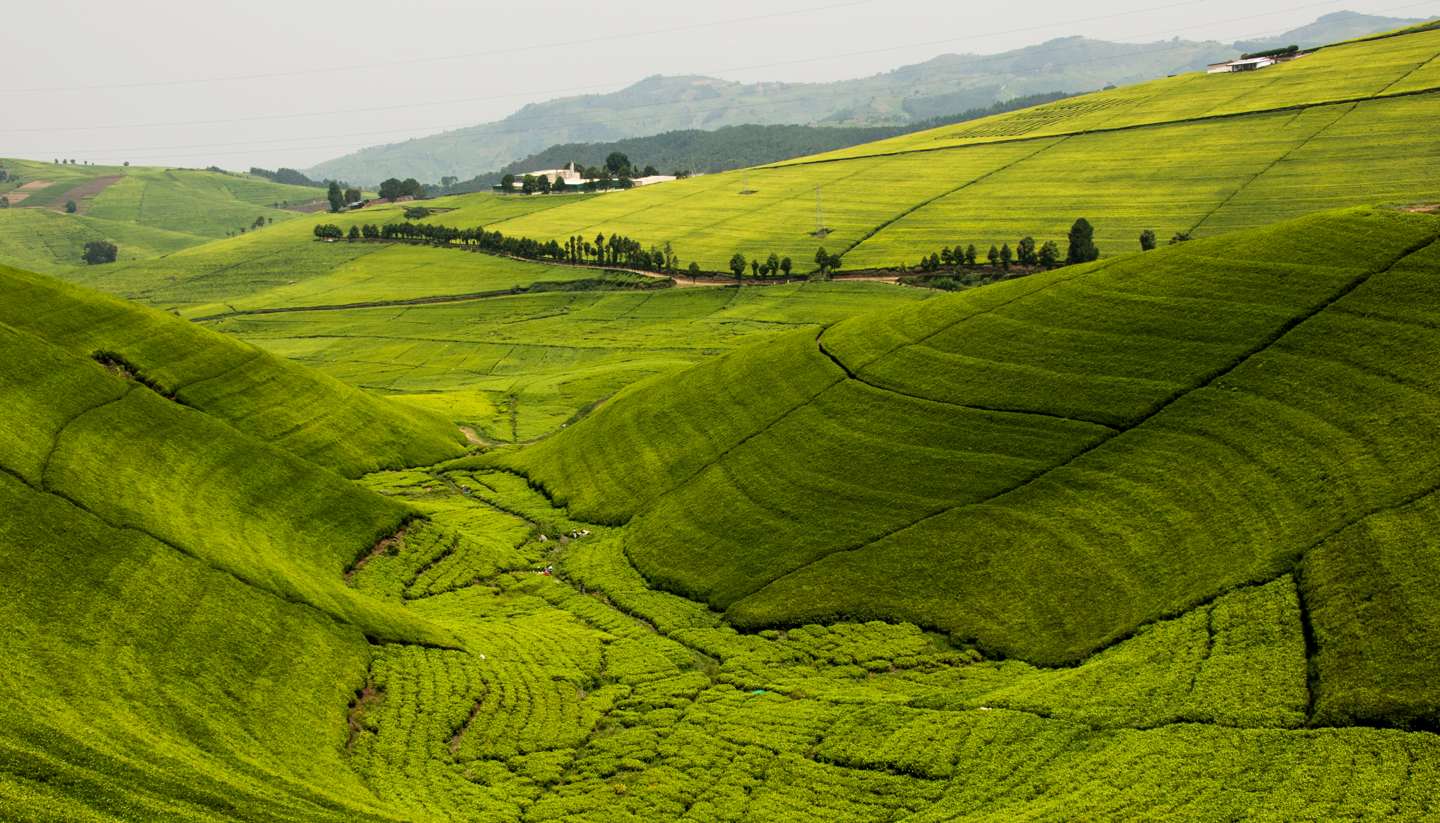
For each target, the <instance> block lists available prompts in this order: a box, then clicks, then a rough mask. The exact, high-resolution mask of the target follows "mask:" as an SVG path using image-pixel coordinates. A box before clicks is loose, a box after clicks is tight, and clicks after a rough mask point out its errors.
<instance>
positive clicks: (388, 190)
mask: <svg viewBox="0 0 1440 823" xmlns="http://www.w3.org/2000/svg"><path fill="white" fill-rule="evenodd" d="M402 186H403V184H402V183H401V182H400V181H399V180H397V179H396V178H394V177H391V178H390V179H388V180H386V181H385V182H383V183H381V184H380V198H381V199H382V200H394V199H395V198H397V197H399V196H400V193H401V187H402Z"/></svg>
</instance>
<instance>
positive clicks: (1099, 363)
mask: <svg viewBox="0 0 1440 823" xmlns="http://www.w3.org/2000/svg"><path fill="white" fill-rule="evenodd" d="M1437 237H1440V219H1436V218H1434V217H1429V216H1422V215H1408V214H1403V213H1400V212H1392V211H1373V210H1358V211H1348V212H1338V213H1329V214H1324V215H1319V216H1316V217H1312V218H1305V219H1302V220H1300V221H1296V222H1291V223H1286V224H1282V225H1280V226H1277V227H1274V228H1270V229H1260V230H1252V231H1250V232H1242V233H1238V234H1234V235H1230V236H1226V237H1222V238H1216V239H1214V240H1210V241H1197V242H1194V243H1191V244H1186V245H1184V246H1180V247H1173V248H1169V249H1164V250H1161V251H1157V252H1152V253H1150V254H1146V255H1132V256H1129V257H1125V258H1120V259H1118V260H1115V261H1113V262H1110V261H1106V262H1101V263H1097V264H1091V265H1089V266H1085V267H1076V268H1066V269H1062V270H1059V271H1057V272H1054V273H1051V274H1048V275H1037V276H1033V277H1030V278H1026V279H1024V280H1020V281H1013V282H1011V283H1006V284H1002V285H997V286H991V287H987V288H984V289H980V290H977V291H973V292H968V293H964V294H961V295H957V296H951V297H945V298H940V299H936V300H931V301H928V302H926V303H923V304H920V305H919V306H917V307H914V308H906V309H901V310H898V311H897V312H894V313H890V314H882V315H873V316H872V315H867V316H865V317H862V318H856V319H854V320H850V321H846V322H843V323H840V324H837V325H834V326H831V327H829V328H827V329H826V330H825V331H824V332H822V333H821V334H820V335H819V336H818V338H817V336H816V335H815V334H813V333H798V332H797V333H795V334H793V335H791V336H789V337H785V338H780V339H778V340H777V341H776V342H775V343H773V344H770V345H768V346H766V347H764V348H760V349H746V350H742V351H739V352H736V353H733V354H730V355H728V356H726V357H723V358H720V359H718V360H716V361H713V362H710V363H706V364H705V365H703V366H700V367H698V368H696V369H695V370H693V371H691V372H688V373H686V374H685V375H683V376H679V377H676V378H675V379H673V380H670V381H665V382H661V383H656V384H653V385H650V386H646V387H643V388H637V389H634V390H632V391H631V392H630V393H629V394H627V395H626V396H625V397H624V398H621V399H617V400H616V401H615V402H613V403H611V404H608V405H607V406H605V407H603V408H601V409H600V410H598V411H597V413H596V414H595V415H593V416H592V417H591V418H589V419H587V420H585V421H583V422H582V423H580V424H579V425H577V426H575V427H574V428H572V429H571V430H569V431H567V432H566V433H564V434H562V435H561V436H558V437H556V438H553V439H551V440H549V441H546V442H544V443H541V444H539V445H537V446H535V447H533V448H531V449H528V450H525V451H522V452H519V453H518V454H516V455H514V456H513V457H511V458H508V464H509V465H513V466H516V467H517V468H519V469H521V470H523V471H525V472H526V473H527V474H528V476H529V477H530V478H531V479H532V480H533V481H536V482H539V483H541V484H543V485H544V486H545V488H546V489H547V490H548V491H549V493H551V494H552V495H554V496H555V498H556V499H557V500H559V501H561V502H565V503H568V504H569V506H570V509H571V511H572V512H574V513H575V514H576V515H577V516H582V517H587V518H592V519H597V520H602V521H607V522H621V521H624V520H627V519H629V518H634V522H633V523H632V524H631V526H630V527H629V529H628V530H627V543H626V547H627V552H628V554H629V555H630V557H631V558H632V559H633V560H634V561H635V562H636V564H637V566H638V567H639V568H640V570H641V571H642V572H644V573H645V575H646V577H647V578H648V579H650V580H651V581H654V582H657V583H659V584H661V585H662V586H664V587H666V588H672V589H675V590H677V591H680V592H682V593H686V594H690V595H693V596H696V597H697V598H700V599H704V600H706V601H707V602H709V603H710V604H711V605H712V606H714V607H716V608H718V609H722V610H725V611H726V613H727V615H728V616H729V617H730V618H731V619H732V620H734V621H736V622H737V623H739V624H741V625H748V626H766V625H786V624H794V623H803V622H811V621H823V620H834V619H861V620H868V619H877V618H879V619H896V620H906V621H912V622H916V623H920V624H923V625H927V626H933V627H937V628H942V629H944V630H946V631H947V632H950V633H952V634H955V635H958V636H961V637H965V638H970V639H974V640H976V641H977V642H978V643H979V644H980V645H981V647H982V648H986V649H990V650H995V651H999V652H1003V653H1004V654H1006V655H1012V656H1018V657H1021V658H1023V659H1027V660H1033V661H1042V662H1047V663H1067V662H1072V661H1074V660H1075V659H1077V658H1078V657H1082V656H1083V655H1085V654H1088V653H1090V652H1093V651H1094V650H1096V649H1098V648H1101V647H1103V646H1104V645H1105V644H1106V643H1109V642H1111V641H1113V640H1114V639H1115V638H1118V637H1123V636H1126V635H1128V634H1130V633H1131V632H1133V631H1134V630H1135V629H1136V628H1137V627H1138V626H1140V625H1143V624H1144V623H1146V622H1149V621H1152V620H1155V619H1158V618H1160V617H1163V616H1167V615H1173V614H1177V613H1179V612H1181V611H1183V610H1185V609H1188V608H1191V607H1193V606H1194V605H1195V604H1197V603H1202V602H1205V601H1206V600H1208V599H1209V598H1211V597H1213V596H1215V595H1216V594H1217V593H1219V592H1223V591H1228V590H1230V589H1233V588H1234V587H1236V586H1240V585H1248V584H1256V583H1260V582H1264V581H1267V580H1271V579H1275V578H1276V577H1277V576H1280V575H1286V574H1290V573H1291V572H1293V571H1294V570H1295V568H1296V565H1297V564H1298V563H1300V562H1301V561H1304V560H1306V559H1307V554H1308V552H1309V551H1310V550H1311V549H1312V548H1315V547H1317V546H1318V547H1320V549H1319V552H1320V554H1319V556H1321V557H1326V558H1330V560H1329V562H1328V563H1327V564H1326V565H1327V566H1328V567H1329V570H1328V573H1327V578H1328V579H1329V581H1330V584H1331V585H1332V586H1333V585H1340V584H1339V578H1341V577H1342V576H1344V574H1348V572H1347V573H1341V572H1340V571H1339V570H1337V569H1335V568H1334V566H1333V564H1334V563H1337V562H1342V563H1343V562H1344V561H1340V560H1339V559H1338V558H1339V557H1342V556H1343V557H1346V558H1348V559H1349V562H1350V563H1352V564H1353V563H1356V562H1361V561H1360V559H1359V558H1357V557H1356V552H1357V549H1356V548H1355V547H1353V546H1350V547H1349V548H1345V549H1342V548H1339V547H1336V548H1334V549H1331V548H1330V546H1329V544H1328V543H1327V542H1326V541H1330V540H1332V539H1338V538H1337V535H1339V534H1341V533H1342V532H1345V530H1346V529H1348V528H1350V527H1351V526H1352V525H1354V524H1363V523H1367V522H1368V521H1367V518H1371V517H1374V516H1379V515H1380V514H1381V513H1383V512H1389V511H1390V510H1392V509H1394V508H1397V507H1399V506H1401V505H1403V504H1407V503H1409V502H1411V501H1414V500H1416V499H1418V498H1421V497H1422V496H1423V495H1425V494H1427V493H1428V492H1429V490H1430V489H1431V488H1432V486H1433V483H1434V477H1435V471H1436V468H1437V467H1436V466H1434V465H1432V464H1431V462H1430V461H1429V460H1428V459H1425V458H1422V456H1421V455H1420V454H1419V453H1417V452H1416V451H1415V450H1414V448H1415V445H1416V444H1418V443H1424V442H1428V440H1427V438H1431V437H1434V436H1435V435H1436V432H1435V431H1434V429H1433V426H1432V425H1431V423H1430V421H1433V420H1434V419H1436V418H1435V417H1434V414H1433V409H1432V408H1431V407H1432V406H1433V405H1434V400H1433V398H1431V397H1430V396H1429V394H1428V393H1427V390H1426V387H1427V386H1428V378H1425V377H1423V375H1422V372H1420V371H1416V368H1417V364H1419V363H1422V362H1427V358H1429V357H1430V356H1431V355H1430V354H1429V352H1430V350H1431V349H1433V348H1435V347H1436V346H1440V338H1436V339H1432V338H1433V337H1434V335H1431V334H1429V332H1428V331H1426V330H1425V329H1426V328H1427V327H1426V326H1425V325H1424V324H1425V323H1426V322H1428V318H1429V314H1428V313H1429V312H1432V311H1433V310H1434V309H1435V306H1434V305H1431V303H1433V302H1434V301H1435V300H1440V293H1435V289H1434V288H1433V282H1434V278H1435V276H1436V275H1437V274H1440V267H1437V264H1440V257H1437V254H1436V253H1437V251H1440V245H1436V244H1435V241H1436V239H1437ZM1362 248H1363V249H1364V251H1363V253H1357V252H1358V250H1360V249H1362ZM1432 293H1433V294H1432ZM1432 298H1434V299H1432ZM1436 305H1440V303H1437V304H1436ZM1397 324H1398V325H1397ZM1402 329H1403V331H1402ZM1402 340H1403V342H1402ZM1436 352H1437V353H1440V349H1436ZM767 374H783V375H785V376H786V378H785V380H784V382H783V383H782V384H780V385H778V386H777V385H776V384H775V383H774V382H773V381H769V380H766V379H764V378H763V377H762V375H767ZM1377 406H1378V407H1380V408H1383V409H1385V411H1383V412H1379V411H1377ZM702 409H706V410H709V412H708V413H702V412H701V410H702ZM1179 465H1184V466H1186V470H1185V472H1184V473H1183V474H1181V475H1173V474H1171V473H1170V468H1169V467H1175V466H1179ZM1421 511H1422V512H1423V509H1422V510H1421ZM1414 516H1417V517H1418V516H1421V515H1420V514H1416V515H1414ZM1375 528H1377V529H1379V528H1380V527H1379V526H1378V525H1377V526H1376V527H1375ZM1388 528H1389V529H1390V530H1394V529H1396V528H1401V527H1399V526H1391V527H1388ZM1345 533H1346V534H1347V535H1348V534H1350V533H1349V532H1345ZM1381 533H1384V532H1381ZM1378 539H1379V538H1374V537H1372V538H1369V539H1368V542H1364V541H1366V538H1363V537H1360V536H1359V535H1355V536H1353V537H1351V538H1349V539H1348V540H1347V543H1349V542H1351V541H1354V540H1360V541H1362V542H1364V545H1370V546H1373V545H1374V544H1375V542H1376V541H1377V540H1378ZM1374 550H1377V551H1378V550H1380V549H1378V548H1377V549H1374ZM1077 556H1084V557H1086V558H1087V562H1086V563H1084V564H1081V565H1079V566H1077V565H1076V563H1075V558H1076V557H1077ZM717 559H718V560H719V561H720V562H717ZM1417 562H1419V561H1418V560H1417ZM1406 573H1407V574H1409V575H1414V574H1415V573H1416V572H1415V571H1414V570H1409V571H1408V572H1406ZM1345 579H1347V580H1349V579H1350V578H1348V577H1345ZM1307 582H1308V581H1307ZM1373 585H1383V584H1381V583H1380V582H1378V581H1377V582H1376V583H1374V584H1373ZM1397 585H1398V584H1397ZM936 591H945V592H947V596H946V597H943V598H937V597H935V596H934V592H936ZM1122 592H1123V595H1122V594H1120V593H1122ZM1316 596H1317V597H1318V593H1317V595H1316ZM1353 596H1354V593H1353V592H1350V591H1347V592H1346V593H1345V594H1335V595H1333V597H1334V598H1335V599H1341V598H1344V597H1353ZM1395 596H1396V597H1403V596H1404V595H1401V594H1398V593H1397V594H1396V595H1395ZM1082 604H1083V605H1082ZM1317 607H1318V604H1317ZM1352 608H1353V606H1352ZM1317 631H1318V629H1317ZM1351 642H1358V638H1357V639H1356V640H1355V641H1351ZM1347 659H1348V660H1349V662H1350V664H1351V665H1353V663H1354V659H1353V657H1352V658H1347ZM1370 659H1372V660H1373V659H1374V658H1373V657H1372V658H1370Z"/></svg>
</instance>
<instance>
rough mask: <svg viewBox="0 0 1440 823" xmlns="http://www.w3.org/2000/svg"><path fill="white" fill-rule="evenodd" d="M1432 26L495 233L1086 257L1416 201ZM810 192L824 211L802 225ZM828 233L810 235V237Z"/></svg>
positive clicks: (1428, 173)
mask: <svg viewBox="0 0 1440 823" xmlns="http://www.w3.org/2000/svg"><path fill="white" fill-rule="evenodd" d="M1437 55H1440V29H1430V30H1422V31H1416V32H1413V33H1409V34H1405V35H1403V36H1396V37H1389V38H1382V39H1375V40H1369V41H1365V42H1358V43H1353V44H1347V45H1340V46H1331V47H1327V48H1325V49H1322V50H1320V51H1318V52H1316V53H1314V54H1311V55H1307V56H1305V57H1302V58H1300V59H1298V60H1295V61H1293V62H1289V63H1285V64H1282V65H1279V66H1274V67H1272V68H1269V69H1266V70H1264V71H1261V72H1253V73H1237V74H1220V75H1206V74H1184V75H1180V76H1178V77H1173V78H1166V79H1162V80H1156V81H1153V82H1150V83H1144V84H1140V85H1137V86H1126V87H1122V88H1119V89H1115V90H1111V91H1103V92H1097V93H1095V94H1090V95H1084V96H1080V97H1074V98H1068V99H1066V100H1062V101H1058V102H1055V103H1049V104H1046V105H1042V106H1038V107H1035V108H1031V109H1024V110H1021V111H1018V112H1012V113H1009V114H1002V115H996V116H994V117H990V118H986V119H982V120H978V121H972V122H968V123H963V124H960V125H957V126H948V127H944V128H941V129H937V130H933V131H928V132H920V133H916V134H910V135H905V136H903V137H897V138H894V139H892V140H887V141H881V142H879V143H870V144H866V145H863V146H856V147H853V148H850V149H843V150H841V151H839V152H834V153H831V154H827V155H821V156H818V157H809V158H799V159H796V160H792V161H787V162H785V163H780V164H775V165H773V166H769V167H765V168H761V169H749V170H745V171H737V172H727V173H725V174H716V175H707V176H704V177H698V178H694V179H691V180H682V181H678V182H676V183H673V184H666V185H663V186H655V187H650V188H645V189H640V190H637V191H634V192H627V193H624V194H621V195H619V196H613V197H608V196H607V197H600V198H596V199H594V200H590V201H587V202H583V203H573V204H569V205H566V206H564V207H562V208H556V209H547V210H545V211H542V212H537V213H535V214H532V215H529V216H526V217H520V218H516V219H513V220H508V221H505V222H502V223H499V224H498V225H496V226H494V228H498V229H499V230H501V231H504V232H506V233H507V234H518V235H524V236H529V237H536V238H541V239H549V238H552V237H554V238H561V239H563V238H565V237H568V236H570V235H573V234H581V235H584V236H586V237H589V236H593V235H594V234H596V232H604V233H605V234H607V235H608V234H610V233H612V232H616V231H619V232H622V233H624V234H627V235H630V236H634V237H636V238H637V239H640V240H641V241H642V242H645V243H663V242H666V241H669V242H672V243H673V244H674V247H675V248H676V249H677V251H678V252H679V253H680V255H681V257H682V258H685V259H686V260H689V259H695V260H698V261H699V262H700V264H701V265H702V267H704V268H706V269H709V270H714V271H724V270H725V263H726V261H727V260H729V258H730V256H731V255H732V254H733V253H735V252H736V251H739V252H742V253H743V254H745V255H746V256H747V257H754V256H756V255H757V254H758V255H760V256H761V257H762V258H763V257H764V256H765V255H768V254H770V253H771V252H775V253H778V254H780V255H785V256H790V257H792V258H794V259H795V260H796V261H797V262H799V263H803V264H804V266H805V267H806V268H805V269H804V270H809V268H813V266H812V265H811V262H810V261H811V260H812V258H813V256H814V254H815V250H816V248H817V247H818V246H821V245H823V246H825V247H826V248H827V249H828V250H829V251H830V252H831V253H842V254H843V256H844V259H845V266H846V268H848V269H851V270H855V269H864V268H875V267H892V266H897V265H900V264H909V265H912V266H913V265H915V264H916V263H918V262H919V260H920V258H921V257H922V256H924V255H929V254H931V253H933V252H936V251H939V250H940V249H941V248H942V247H949V246H953V245H955V244H956V243H962V244H972V243H973V244H975V245H977V246H979V247H980V249H981V251H982V254H983V251H984V250H985V249H986V248H988V247H989V246H990V245H991V244H995V245H997V246H998V245H999V244H1001V243H1010V244H1012V245H1013V244H1014V243H1015V242H1016V241H1017V240H1018V239H1019V238H1021V237H1024V236H1026V235H1031V236H1034V237H1035V238H1037V239H1039V240H1045V239H1053V240H1061V241H1063V239H1064V237H1065V231H1066V230H1067V229H1068V228H1069V226H1070V224H1071V222H1073V221H1074V220H1075V219H1076V218H1077V217H1082V216H1083V217H1088V218H1089V219H1090V220H1091V222H1093V223H1094V224H1095V225H1096V242H1097V243H1098V244H1099V246H1100V249H1101V252H1102V254H1105V255H1113V254H1118V253H1121V252H1128V251H1133V250H1136V249H1138V248H1139V246H1138V244H1137V238H1138V237H1139V234H1140V232H1141V231H1143V230H1144V229H1147V228H1148V229H1152V230H1154V231H1155V232H1157V233H1158V234H1159V235H1160V236H1161V237H1162V238H1169V237H1170V236H1171V235H1173V234H1175V233H1179V232H1191V233H1193V234H1194V236H1196V237H1201V236H1209V235H1213V234H1216V233H1220V232H1223V231H1227V230H1230V229H1235V228H1242V227H1252V226H1256V225H1262V224H1264V223H1270V222H1274V221H1277V220H1282V219H1286V218H1290V217H1298V216H1301V215H1303V214H1306V213H1309V212H1313V211H1317V210H1321V209H1326V208H1335V207H1338V206H1345V205H1360V204H1366V203H1379V202H1387V201H1395V202H1407V201H1410V200H1414V199H1423V198H1427V197H1428V198H1433V197H1434V195H1435V180H1436V179H1440V148H1437V146H1436V143H1435V140H1434V139H1433V136H1432V134H1431V132H1432V131H1433V129H1432V128H1431V126H1432V125H1433V124H1434V123H1435V122H1436V120H1437V118H1440V93H1437V92H1440V60H1437V59H1436V56H1437ZM817 189H818V200H819V204H818V205H819V206H820V209H821V210H822V212H823V214H822V215H821V216H820V218H819V219H820V221H822V222H823V224H824V225H823V226H817V215H816V210H817ZM822 228H823V229H825V230H828V233H826V234H824V235H823V237H817V236H816V235H815V234H814V233H815V232H816V231H817V229H822Z"/></svg>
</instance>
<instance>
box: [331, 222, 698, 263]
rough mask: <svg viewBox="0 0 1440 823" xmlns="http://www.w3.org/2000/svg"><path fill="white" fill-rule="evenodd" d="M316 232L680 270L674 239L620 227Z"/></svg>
mask: <svg viewBox="0 0 1440 823" xmlns="http://www.w3.org/2000/svg"><path fill="white" fill-rule="evenodd" d="M315 236H316V237H318V238H320V239H329V240H339V239H344V238H348V239H350V240H362V239H363V240H408V241H417V240H419V241H425V242H428V243H435V244H437V245H460V246H465V247H468V248H474V249H476V250H478V251H484V252H490V253H492V254H504V255H509V256H511V257H520V258H524V259H526V260H553V261H555V262H557V263H574V264H581V263H594V264H598V265H602V266H617V267H619V266H623V267H625V268H632V269H640V270H643V271H653V272H658V273H662V274H668V273H673V272H676V271H678V270H679V267H680V258H679V257H677V256H676V255H675V250H674V249H673V248H672V247H671V245H670V244H669V243H666V244H665V245H664V246H651V247H650V248H648V249H647V248H645V247H644V246H643V245H642V244H641V243H640V241H638V240H635V239H634V238H631V237H626V236H625V235H622V234H618V233H617V234H612V235H610V236H609V237H606V236H605V235H604V233H600V234H596V235H595V238H594V239H593V240H588V239H586V238H584V237H580V236H578V235H577V236H575V237H570V238H567V239H566V241H565V242H564V243H563V244H562V243H560V242H559V241H556V240H548V241H543V242H542V241H539V240H533V239H531V238H529V237H508V236H506V235H505V234H503V233H501V232H498V231H486V230H485V229H484V228H480V227H477V228H473V229H459V228H455V227H453V226H442V225H432V224H430V223H387V224H385V225H384V226H376V225H364V226H351V227H350V230H349V232H346V231H345V230H343V229H341V228H340V227H339V226H336V225H334V224H331V223H326V224H323V225H319V226H316V227H315ZM692 266H693V264H692Z"/></svg>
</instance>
